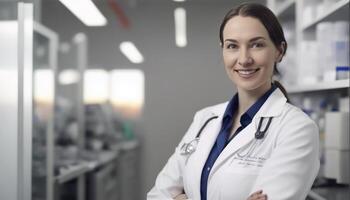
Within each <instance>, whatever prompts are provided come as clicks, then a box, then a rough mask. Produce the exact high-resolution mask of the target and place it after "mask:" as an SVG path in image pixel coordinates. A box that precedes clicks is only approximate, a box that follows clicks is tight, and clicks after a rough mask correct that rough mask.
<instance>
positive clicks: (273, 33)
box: [220, 3, 289, 102]
mask: <svg viewBox="0 0 350 200" xmlns="http://www.w3.org/2000/svg"><path fill="white" fill-rule="evenodd" d="M235 16H243V17H253V18H256V19H258V20H259V21H260V22H261V23H262V24H263V25H264V27H265V28H266V30H267V32H268V34H269V37H270V39H271V40H272V42H273V43H274V45H275V46H276V48H277V49H279V50H281V49H280V46H281V44H282V43H284V44H285V46H284V49H283V52H282V57H283V56H284V55H285V53H286V51H287V41H286V39H285V37H284V33H283V29H282V26H281V24H280V23H279V21H278V19H277V17H276V16H275V15H274V14H273V12H272V11H271V10H270V9H269V8H267V7H266V6H264V5H262V4H257V3H243V4H240V5H239V6H237V7H235V8H233V9H231V10H230V11H229V12H228V13H227V14H226V15H225V17H224V19H223V20H222V22H221V25H220V44H221V46H223V43H224V41H223V40H224V38H223V32H224V28H225V26H226V23H227V22H228V21H229V20H230V19H232V18H233V17H235ZM274 74H275V75H280V73H279V71H278V69H277V63H275V65H274ZM274 84H275V85H276V86H277V87H278V88H279V89H280V90H281V91H282V92H283V94H284V95H285V96H286V98H287V100H288V102H289V98H288V94H287V91H286V89H285V88H284V87H283V86H282V84H281V83H279V82H278V81H274Z"/></svg>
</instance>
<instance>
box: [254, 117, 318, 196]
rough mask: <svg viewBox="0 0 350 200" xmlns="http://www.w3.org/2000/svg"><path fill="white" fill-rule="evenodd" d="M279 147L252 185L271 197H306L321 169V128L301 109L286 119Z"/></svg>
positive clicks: (277, 144)
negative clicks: (319, 130) (319, 129)
mask: <svg viewBox="0 0 350 200" xmlns="http://www.w3.org/2000/svg"><path fill="white" fill-rule="evenodd" d="M282 123H283V124H284V125H281V129H280V130H278V131H280V133H279V135H278V138H277V141H276V147H275V149H274V150H273V153H272V154H271V157H270V158H269V159H268V160H267V161H266V163H265V165H264V167H263V169H261V171H260V173H259V176H258V177H257V180H256V182H255V184H254V186H253V188H252V191H251V193H253V192H255V191H257V190H260V189H262V190H263V193H265V194H267V196H268V199H269V200H304V199H305V198H306V196H307V194H308V192H309V191H310V188H311V186H312V183H313V181H314V180H315V178H316V176H317V173H318V170H319V166H320V164H319V155H318V154H319V144H318V143H319V132H318V128H317V126H316V125H315V123H314V122H313V121H311V120H310V119H309V118H308V117H306V116H305V115H304V113H302V115H301V114H300V112H294V114H292V116H291V115H289V116H288V119H285V120H283V122H282Z"/></svg>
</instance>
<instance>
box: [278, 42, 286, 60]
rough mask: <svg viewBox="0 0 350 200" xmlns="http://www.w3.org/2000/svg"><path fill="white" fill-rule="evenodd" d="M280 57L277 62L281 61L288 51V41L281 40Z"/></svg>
mask: <svg viewBox="0 0 350 200" xmlns="http://www.w3.org/2000/svg"><path fill="white" fill-rule="evenodd" d="M278 52H279V54H278V57H277V59H276V62H281V61H282V58H283V56H284V54H285V53H286V43H285V42H281V44H280V46H279V47H278Z"/></svg>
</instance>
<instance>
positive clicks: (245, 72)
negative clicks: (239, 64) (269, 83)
mask: <svg viewBox="0 0 350 200" xmlns="http://www.w3.org/2000/svg"><path fill="white" fill-rule="evenodd" d="M235 71H236V72H237V73H238V74H239V75H241V76H243V77H245V78H247V77H250V75H252V74H254V73H255V72H257V71H259V69H245V70H235Z"/></svg>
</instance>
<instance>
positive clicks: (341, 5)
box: [303, 0, 349, 31]
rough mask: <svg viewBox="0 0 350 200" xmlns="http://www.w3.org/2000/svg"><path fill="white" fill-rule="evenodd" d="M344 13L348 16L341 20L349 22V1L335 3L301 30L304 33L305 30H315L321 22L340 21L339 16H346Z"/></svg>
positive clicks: (342, 0)
mask: <svg viewBox="0 0 350 200" xmlns="http://www.w3.org/2000/svg"><path fill="white" fill-rule="evenodd" d="M346 13H347V15H348V16H347V17H346V19H343V20H349V19H348V18H349V0H340V1H338V2H337V3H334V5H333V6H331V7H330V8H329V9H327V11H326V12H325V13H323V14H322V15H321V16H319V17H317V18H316V19H315V20H313V21H311V22H310V23H307V24H305V25H303V30H304V31H305V30H307V29H311V28H315V27H316V25H317V24H318V23H319V22H322V21H336V20H339V19H342V18H341V16H343V15H344V14H345V15H346Z"/></svg>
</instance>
